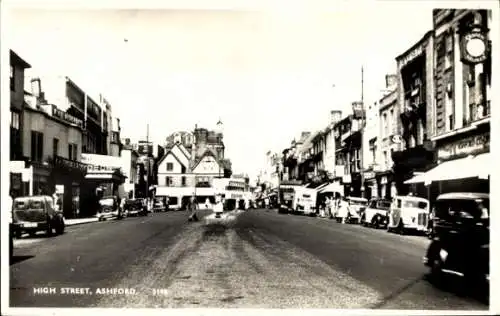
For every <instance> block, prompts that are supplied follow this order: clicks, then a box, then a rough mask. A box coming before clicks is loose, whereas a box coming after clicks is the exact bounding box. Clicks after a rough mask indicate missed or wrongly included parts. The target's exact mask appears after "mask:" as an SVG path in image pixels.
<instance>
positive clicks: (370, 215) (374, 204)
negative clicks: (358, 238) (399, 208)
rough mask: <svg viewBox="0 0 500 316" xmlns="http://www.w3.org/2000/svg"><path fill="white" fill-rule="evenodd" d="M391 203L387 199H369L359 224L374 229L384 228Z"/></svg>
mask: <svg viewBox="0 0 500 316" xmlns="http://www.w3.org/2000/svg"><path fill="white" fill-rule="evenodd" d="M390 207H391V201H390V200H387V199H381V198H375V199H371V200H370V202H369V203H368V206H367V207H366V209H365V210H364V212H363V214H362V216H361V224H362V225H363V226H370V227H374V228H386V227H387V222H388V216H387V214H388V213H389V209H390Z"/></svg>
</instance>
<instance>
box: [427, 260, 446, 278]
mask: <svg viewBox="0 0 500 316" xmlns="http://www.w3.org/2000/svg"><path fill="white" fill-rule="evenodd" d="M431 260H432V261H431V264H430V271H429V272H430V273H429V274H430V275H429V277H430V279H431V281H432V282H435V283H437V284H441V283H442V281H443V270H442V269H443V264H444V263H443V261H442V260H441V258H440V257H439V255H435V256H433V258H432V259H431Z"/></svg>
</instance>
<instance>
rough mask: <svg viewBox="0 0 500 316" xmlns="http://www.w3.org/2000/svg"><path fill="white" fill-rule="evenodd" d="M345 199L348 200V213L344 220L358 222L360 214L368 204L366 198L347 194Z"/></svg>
mask: <svg viewBox="0 0 500 316" xmlns="http://www.w3.org/2000/svg"><path fill="white" fill-rule="evenodd" d="M347 201H348V202H349V213H348V214H347V218H346V222H347V223H354V224H359V223H360V220H361V216H362V215H363V213H364V211H365V208H366V206H367V205H368V200H367V199H365V198H361V197H355V196H349V197H347Z"/></svg>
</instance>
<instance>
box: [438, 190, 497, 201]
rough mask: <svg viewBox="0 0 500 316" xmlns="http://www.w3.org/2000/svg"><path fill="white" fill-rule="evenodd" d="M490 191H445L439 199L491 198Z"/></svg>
mask: <svg viewBox="0 0 500 316" xmlns="http://www.w3.org/2000/svg"><path fill="white" fill-rule="evenodd" d="M489 198H490V194H489V193H477V192H453V193H444V194H441V195H440V196H438V198H437V200H438V201H439V200H449V199H460V200H475V199H489Z"/></svg>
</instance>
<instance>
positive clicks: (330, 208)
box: [328, 197, 335, 219]
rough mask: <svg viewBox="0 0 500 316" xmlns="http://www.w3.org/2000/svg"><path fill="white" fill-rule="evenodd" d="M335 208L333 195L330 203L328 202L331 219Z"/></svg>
mask: <svg viewBox="0 0 500 316" xmlns="http://www.w3.org/2000/svg"><path fill="white" fill-rule="evenodd" d="M334 208H335V200H334V199H333V197H332V198H331V199H330V200H329V203H328V218H329V219H332V218H333V212H334Z"/></svg>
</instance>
